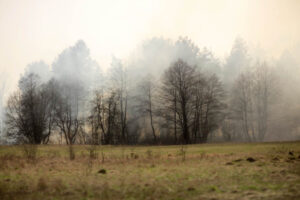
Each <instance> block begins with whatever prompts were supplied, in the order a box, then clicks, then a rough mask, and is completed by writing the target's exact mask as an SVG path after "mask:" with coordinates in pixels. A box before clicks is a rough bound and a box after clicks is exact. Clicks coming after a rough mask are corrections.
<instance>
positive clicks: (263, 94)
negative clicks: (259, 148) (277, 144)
mask: <svg viewBox="0 0 300 200" xmlns="http://www.w3.org/2000/svg"><path fill="white" fill-rule="evenodd" d="M274 80H275V78H274V75H273V74H272V72H271V70H270V68H269V67H268V65H267V64H266V63H265V62H264V63H258V64H257V67H256V69H255V71H254V88H253V93H254V102H255V107H256V119H257V132H258V140H259V141H263V140H264V137H265V135H266V133H267V129H268V121H269V112H270V104H271V103H272V97H273V96H274V90H275V87H274V83H275V81H274Z"/></svg>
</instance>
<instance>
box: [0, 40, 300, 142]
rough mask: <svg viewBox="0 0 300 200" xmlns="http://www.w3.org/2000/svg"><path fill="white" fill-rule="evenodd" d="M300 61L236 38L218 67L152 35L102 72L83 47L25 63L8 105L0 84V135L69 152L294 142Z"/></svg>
mask: <svg viewBox="0 0 300 200" xmlns="http://www.w3.org/2000/svg"><path fill="white" fill-rule="evenodd" d="M297 56H298V57H297ZM299 57H300V50H299V49H295V50H293V51H292V53H289V52H285V53H284V54H283V55H282V57H281V58H280V59H279V60H277V61H276V60H273V61H268V60H267V59H266V60H261V58H259V59H258V58H256V57H254V56H253V55H251V54H250V53H249V50H248V48H247V44H246V43H245V41H243V40H242V39H241V38H237V39H236V40H235V42H234V44H233V47H232V49H231V51H230V54H229V56H228V57H227V58H225V60H224V61H223V62H221V61H220V60H219V59H218V58H216V57H215V56H214V54H213V52H211V51H209V50H208V49H207V48H205V47H203V48H200V47H198V46H197V45H196V44H194V43H193V42H192V41H191V40H190V39H189V38H186V37H180V38H178V40H177V41H172V40H168V39H164V38H152V39H150V40H146V41H144V42H143V43H142V44H141V45H140V46H138V47H137V48H136V49H135V51H133V53H132V54H131V55H130V56H129V57H128V58H127V59H126V60H121V59H118V58H116V57H112V60H111V66H110V67H109V69H108V70H106V73H104V72H103V71H102V69H101V67H100V66H99V65H98V64H97V62H96V61H94V60H93V59H92V58H91V56H90V52H89V49H88V47H87V46H86V44H85V43H84V41H82V40H79V41H78V42H77V43H76V44H75V45H74V46H71V47H69V48H67V49H65V50H63V51H62V52H61V53H60V54H59V55H58V56H57V58H56V59H55V60H54V62H53V63H52V64H51V66H49V65H47V64H46V63H44V62H43V61H39V62H33V63H31V64H29V65H28V66H27V67H26V69H25V71H24V74H23V75H22V76H21V77H20V80H19V86H18V89H17V90H16V91H15V92H14V93H12V94H10V96H9V98H7V102H4V100H5V98H4V93H5V88H6V86H5V78H4V77H1V81H2V82H1V85H0V94H1V96H0V117H1V120H2V121H5V123H1V134H2V135H3V136H5V137H3V138H10V139H12V141H13V142H19V143H34V144H40V143H66V144H69V145H72V144H75V143H82V144H83V143H90V144H137V143H149V144H162V143H163V144H180V143H182V144H189V143H204V142H208V141H252V142H254V141H270V140H294V139H299V138H300V126H299V120H300V104H299V98H300V91H299V90H297V87H298V85H299V84H300V78H299V74H300V62H299ZM297 59H298V60H297ZM258 60H259V61H258ZM1 75H3V74H1ZM4 127H5V128H4Z"/></svg>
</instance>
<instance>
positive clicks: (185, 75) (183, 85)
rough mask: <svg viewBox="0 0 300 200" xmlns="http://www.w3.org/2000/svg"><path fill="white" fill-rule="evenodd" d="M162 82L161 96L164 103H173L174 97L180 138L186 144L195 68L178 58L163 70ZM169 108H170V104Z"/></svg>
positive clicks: (194, 82)
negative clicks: (180, 133) (180, 132)
mask: <svg viewBox="0 0 300 200" xmlns="http://www.w3.org/2000/svg"><path fill="white" fill-rule="evenodd" d="M162 84H163V85H162V98H163V100H164V101H165V103H166V104H171V105H174V103H175V102H174V100H175V99H176V114H177V116H178V119H179V126H180V128H181V131H182V138H183V141H184V143H186V144H188V143H190V132H189V125H190V118H191V112H192V106H191V103H192V100H193V99H192V98H193V90H194V85H195V84H196V77H195V69H194V68H193V67H190V66H189V65H188V64H187V63H186V62H184V61H182V60H180V59H179V60H177V61H176V62H175V63H173V64H172V65H171V66H170V68H168V69H167V70H166V71H165V73H164V76H163V81H162ZM174 91H175V92H174ZM170 108H171V109H172V106H170ZM172 110H173V111H174V109H172Z"/></svg>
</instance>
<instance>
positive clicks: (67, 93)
mask: <svg viewBox="0 0 300 200" xmlns="http://www.w3.org/2000/svg"><path fill="white" fill-rule="evenodd" d="M59 90H60V96H59V99H58V100H57V104H56V107H55V123H56V126H57V127H58V128H59V130H60V132H61V133H62V134H63V135H64V138H65V141H66V143H67V144H68V145H72V144H74V143H75V141H76V136H77V135H78V133H79V132H80V131H81V128H82V127H83V125H84V120H83V119H82V117H81V116H80V110H79V107H80V100H81V99H80V97H81V96H80V95H82V94H81V92H82V88H81V86H80V84H76V83H64V84H63V85H60V88H59Z"/></svg>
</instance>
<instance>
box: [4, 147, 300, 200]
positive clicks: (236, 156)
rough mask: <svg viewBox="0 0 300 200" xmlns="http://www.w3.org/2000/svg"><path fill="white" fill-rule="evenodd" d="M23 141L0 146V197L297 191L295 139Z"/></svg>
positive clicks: (243, 195)
mask: <svg viewBox="0 0 300 200" xmlns="http://www.w3.org/2000/svg"><path fill="white" fill-rule="evenodd" d="M30 148H32V147H29V146H0V199H211V200H212V199H300V142H283V143H244V144H234V143H228V144H199V145H186V146H181V145H173V146H84V145H78V146H77V145H76V146H73V150H74V153H75V159H74V160H70V157H69V147H68V146H65V145H39V146H36V154H35V153H33V154H32V152H30V151H31V150H32V149H30ZM33 148H35V147H33ZM28 149H29V150H28Z"/></svg>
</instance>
